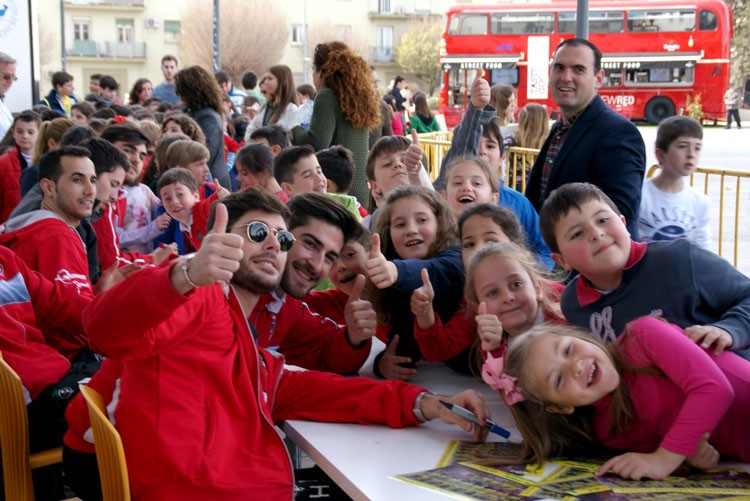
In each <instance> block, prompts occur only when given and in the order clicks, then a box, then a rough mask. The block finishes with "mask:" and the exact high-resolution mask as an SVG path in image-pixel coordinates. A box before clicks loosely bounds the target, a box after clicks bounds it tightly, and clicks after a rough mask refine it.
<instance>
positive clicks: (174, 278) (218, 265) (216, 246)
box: [170, 203, 244, 294]
mask: <svg viewBox="0 0 750 501" xmlns="http://www.w3.org/2000/svg"><path fill="white" fill-rule="evenodd" d="M215 210H216V217H215V223H214V227H213V228H212V229H211V231H210V232H209V233H208V235H206V238H204V239H203V243H202V244H201V248H200V250H199V251H198V252H196V253H195V254H194V255H193V257H192V259H189V260H188V261H187V263H185V260H183V261H181V262H178V263H177V264H176V265H175V266H174V267H173V268H172V271H171V272H170V281H171V282H172V285H173V286H174V288H175V289H176V290H177V291H178V292H179V293H180V294H185V293H186V292H188V291H189V290H190V289H192V288H193V286H194V285H195V286H199V287H200V286H204V285H211V284H214V283H217V282H229V281H230V280H231V279H232V276H233V275H234V272H235V271H237V270H238V269H239V267H240V261H241V260H242V245H243V244H244V242H243V238H242V237H241V236H239V235H235V234H234V233H226V230H227V221H228V218H229V216H228V214H227V208H226V206H225V205H223V204H221V203H218V204H216V209H215ZM185 264H186V265H187V277H186V276H185V274H186V273H185V272H183V270H182V267H183V266H184V265H185ZM188 277H189V280H188ZM191 282H192V284H191Z"/></svg>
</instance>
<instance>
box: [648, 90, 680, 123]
mask: <svg viewBox="0 0 750 501" xmlns="http://www.w3.org/2000/svg"><path fill="white" fill-rule="evenodd" d="M645 114H646V120H648V123H650V124H654V125H656V124H658V123H659V122H661V121H662V120H664V119H665V118H667V117H671V116H673V115H674V114H675V110H674V103H672V101H671V100H670V99H668V98H666V97H664V96H657V97H655V98H653V99H652V100H651V101H649V102H648V104H646V111H645Z"/></svg>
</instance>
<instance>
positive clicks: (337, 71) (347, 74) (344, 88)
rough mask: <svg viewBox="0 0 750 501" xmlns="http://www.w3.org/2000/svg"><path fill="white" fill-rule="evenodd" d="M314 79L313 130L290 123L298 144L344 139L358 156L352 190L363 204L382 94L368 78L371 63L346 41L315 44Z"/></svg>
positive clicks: (324, 143)
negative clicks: (370, 144) (370, 143)
mask: <svg viewBox="0 0 750 501" xmlns="http://www.w3.org/2000/svg"><path fill="white" fill-rule="evenodd" d="M313 81H314V83H315V87H316V88H317V89H318V94H317V95H316V96H315V104H314V105H313V114H312V117H311V118H310V130H309V131H306V130H304V129H303V128H302V127H299V126H297V127H295V128H294V129H292V135H293V143H294V144H295V145H302V144H310V145H312V146H313V148H315V151H320V150H322V149H325V148H328V147H330V146H334V145H337V144H338V145H341V146H343V147H344V148H347V149H348V150H350V151H351V152H352V156H353V157H354V164H355V170H354V181H353V182H352V186H351V188H350V189H349V194H350V195H354V196H355V197H357V199H358V200H359V202H360V203H361V204H363V205H365V204H367V201H368V200H369V189H368V188H367V176H366V175H365V162H366V161H367V151H368V135H369V131H370V129H374V128H375V127H377V126H378V125H379V124H380V105H379V103H378V96H377V95H376V94H375V91H374V90H373V89H372V85H371V83H370V66H369V65H368V64H367V62H366V61H365V60H364V59H362V58H361V57H359V56H358V55H356V54H355V53H354V52H352V50H351V49H350V48H349V47H347V46H346V44H344V43H343V42H328V43H323V44H318V46H317V47H315V55H314V57H313Z"/></svg>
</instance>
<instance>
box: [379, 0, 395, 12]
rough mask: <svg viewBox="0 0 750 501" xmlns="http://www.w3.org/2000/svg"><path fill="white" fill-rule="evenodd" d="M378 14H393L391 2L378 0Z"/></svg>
mask: <svg viewBox="0 0 750 501" xmlns="http://www.w3.org/2000/svg"><path fill="white" fill-rule="evenodd" d="M378 12H379V13H381V14H390V13H391V12H393V11H392V10H391V0H378Z"/></svg>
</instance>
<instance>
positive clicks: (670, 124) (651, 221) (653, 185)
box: [638, 116, 711, 249]
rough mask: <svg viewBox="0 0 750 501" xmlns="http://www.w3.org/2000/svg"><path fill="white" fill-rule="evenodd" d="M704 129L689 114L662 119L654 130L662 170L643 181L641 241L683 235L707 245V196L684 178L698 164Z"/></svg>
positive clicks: (699, 243)
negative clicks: (687, 115)
mask: <svg viewBox="0 0 750 501" xmlns="http://www.w3.org/2000/svg"><path fill="white" fill-rule="evenodd" d="M702 140H703V128H702V127H701V125H700V124H699V123H698V122H697V121H695V120H693V119H692V118H690V117H685V116H674V117H670V118H667V119H665V120H663V121H662V122H661V123H660V124H659V129H658V130H657V132H656V158H657V160H658V161H659V166H660V167H661V169H660V170H659V173H658V174H657V175H656V176H655V177H653V178H651V179H647V180H646V182H645V183H644V184H643V193H642V196H641V206H640V211H639V216H638V231H639V233H640V238H641V240H643V241H644V242H650V241H653V240H675V239H677V238H686V239H688V240H690V241H692V242H693V243H695V244H697V245H699V246H700V247H703V248H704V249H708V248H709V244H710V242H711V234H710V231H709V227H708V225H709V218H710V204H709V200H708V197H707V196H706V195H704V194H703V193H700V192H699V191H697V190H695V189H694V188H693V187H691V186H690V185H689V184H688V183H687V182H686V179H685V178H687V177H688V176H690V175H691V174H692V173H693V172H694V171H695V169H696V168H697V167H698V162H699V160H700V152H701V143H702Z"/></svg>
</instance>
